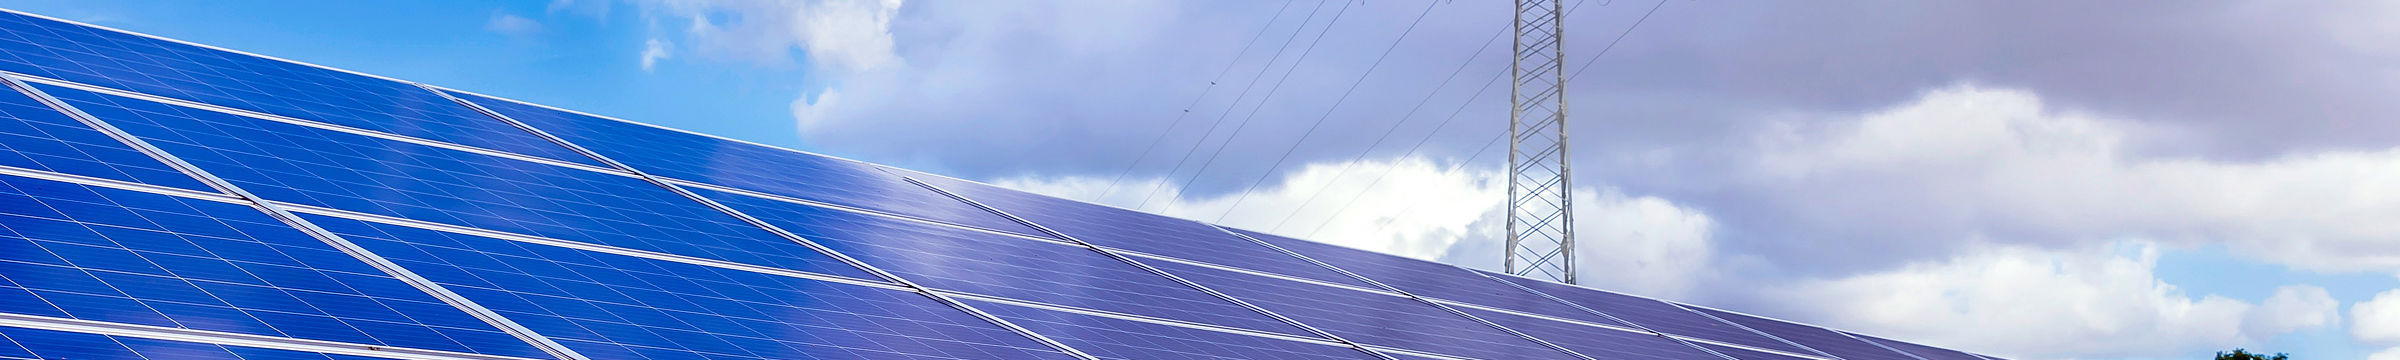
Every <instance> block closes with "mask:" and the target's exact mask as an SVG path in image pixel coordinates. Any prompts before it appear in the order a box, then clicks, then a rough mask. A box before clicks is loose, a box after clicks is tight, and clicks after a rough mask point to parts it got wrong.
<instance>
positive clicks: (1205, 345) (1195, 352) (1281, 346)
mask: <svg viewBox="0 0 2400 360" xmlns="http://www.w3.org/2000/svg"><path fill="white" fill-rule="evenodd" d="M1013 304H1015V303H1000V302H995V303H990V304H985V306H983V308H985V309H990V310H988V311H991V312H993V313H994V314H996V315H999V316H1001V317H1003V318H1007V319H1009V320H1010V321H1013V322H1017V323H1020V324H1024V326H1027V327H1030V328H1034V329H1036V331H1038V332H1042V333H1045V334H1051V336H1053V337H1058V338H1060V339H1062V340H1061V341H1070V342H1073V343H1074V344H1075V345H1076V347H1078V348H1082V349H1085V350H1086V351H1091V352H1093V353H1094V355H1095V356H1099V357H1102V358H1109V359H1201V358H1207V359H1245V360H1246V359H1268V360H1272V359H1294V360H1297V359H1336V358H1348V359H1363V358H1371V356H1370V355H1367V354H1364V353H1360V352H1358V351H1357V349H1355V348H1351V347H1349V346H1348V345H1345V344H1341V343H1334V342H1327V341H1321V340H1320V341H1299V340H1293V339H1292V338H1288V337H1266V336H1253V335H1248V334H1244V333H1237V332H1226V331H1216V330H1213V329H1201V328H1194V327H1185V326H1176V325H1169V324H1163V323H1156V322H1145V321H1137V320H1128V319H1125V318H1121V317H1111V316H1101V315H1092V314H1091V313H1086V312H1071V311H1053V310H1051V309H1050V308H1045V307H1032V306H1012V305H1013Z"/></svg>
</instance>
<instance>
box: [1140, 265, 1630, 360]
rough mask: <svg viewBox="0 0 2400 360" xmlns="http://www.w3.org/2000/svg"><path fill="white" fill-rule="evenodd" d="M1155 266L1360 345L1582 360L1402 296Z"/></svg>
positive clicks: (1466, 354)
mask: <svg viewBox="0 0 2400 360" xmlns="http://www.w3.org/2000/svg"><path fill="white" fill-rule="evenodd" d="M1157 267H1158V268H1160V269H1164V270H1167V271H1168V272H1169V273H1174V274H1180V276H1183V277H1185V278H1188V279H1192V281H1194V282H1199V283H1201V284H1204V285H1206V286H1208V287H1210V288H1213V289H1219V291H1221V292H1224V293H1226V294H1230V295H1232V296H1235V297H1238V298H1242V299H1245V300H1248V301H1250V302H1251V303H1253V304H1257V305H1258V306H1260V307H1262V308H1266V309H1269V310H1270V311H1274V312H1277V313H1280V314H1286V315H1285V316H1289V317H1291V318H1293V319H1299V320H1300V321H1302V322H1305V323H1309V324H1312V325H1313V326H1315V327H1316V328H1318V329H1324V330H1325V331H1329V332H1334V333H1336V334H1340V335H1342V336H1344V337H1346V338H1348V339H1350V340H1351V341H1353V342H1356V343H1360V344H1367V345H1382V346H1388V347H1404V348H1408V349H1411V350H1416V351H1421V352H1432V353H1440V354H1445V355H1450V356H1462V357H1477V358H1554V359H1555V358H1570V359H1579V358H1583V357H1582V356H1580V355H1578V354H1575V353H1573V352H1570V351H1565V350H1562V349H1559V348H1557V347H1553V346H1548V345H1544V344H1542V343H1541V342H1540V341H1537V340H1534V339H1530V338H1527V337H1525V336H1522V335H1518V334H1514V333H1510V332H1508V331H1507V329H1503V328H1500V327H1495V326H1492V324H1490V323H1486V322H1482V321H1478V319H1475V318H1473V317H1469V316H1465V315H1461V314H1458V313H1456V312H1454V311H1452V310H1449V309H1445V308H1442V307H1439V306H1438V305H1433V304H1428V303H1425V302H1423V301H1419V300H1417V299H1415V298H1411V297H1408V296H1405V295H1401V294H1398V293H1392V292H1385V291H1369V290H1359V289H1354V288H1345V287H1330V286H1322V285H1317V284H1313V283H1304V282H1295V281H1287V280H1282V279H1276V278H1270V277H1262V276H1256V275H1249V274H1244V273H1239V272H1232V271H1224V270H1218V269H1213V268H1206V267H1199V266H1193V265H1188V264H1182V263H1161V264H1159V265H1158V266H1157Z"/></svg>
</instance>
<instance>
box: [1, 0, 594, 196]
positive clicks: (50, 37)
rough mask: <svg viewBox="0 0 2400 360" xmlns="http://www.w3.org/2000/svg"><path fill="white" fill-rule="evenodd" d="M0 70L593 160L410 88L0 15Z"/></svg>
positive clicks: (488, 146) (559, 157) (558, 157)
mask: <svg viewBox="0 0 2400 360" xmlns="http://www.w3.org/2000/svg"><path fill="white" fill-rule="evenodd" d="M0 70H7V71H12V72H17V73H23V74H29V75H34V76H41V77H47V78H53V79H60V80H66V81H73V82H78V83H84V84H91V85H98V86H103V87H110V88H116V89H121V90H128V91H133V92H139V93H144V94H150V95H156V96H161V97H167V98H174V99H180V100H187V101H192V102H199V103H206V104H210V105H217V106H224V107H229V108H235V109H242V110H250V111H256V112H262V113H268V114H275V115H282V116H289V117H294V118H300V119H306V120H313V121H320V122H325V123H330V124H335V125H341V126H348V127H353V128H360V129H367V130H374V131H381V132H386V133H392V134H399V135H405V136H412V137H418V138H425V139H432V140H437V141H443V142H449V143H454V144H461V145H467V146H474V147H481V148H486V149H493V150H500V151H507V152H513V153H519V154H526V155H532V156H539V157H545V158H550V159H556V160H563V161H569V162H580V163H585V164H598V163H597V162H596V161H594V160H592V159H591V158H587V157H584V156H583V155H579V154H575V153H574V152H572V151H569V150H567V149H566V148H564V147H560V146H558V145H557V144H553V143H550V142H549V141H547V140H544V139H542V138H540V137H537V136H533V134H532V133H528V132H525V131H524V130H523V129H518V128H516V127H515V126H513V125H509V124H508V123H506V122H501V121H497V120H494V119H492V118H491V117H488V116H483V114H480V113H476V112H475V110H474V109H471V108H467V107H465V106H460V105H458V103H457V102H453V101H450V100H449V99H444V98H442V97H441V96H440V95H438V94H434V93H432V92H428V91H425V89H422V88H418V87H416V86H415V85H410V84H406V83H401V82H396V81H391V80H384V79H377V78H371V77H366V76H360V75H357V74H350V73H344V72H340V71H333V70H327V69H322V68H316V67H311V66H306V65H300V64H294V63H289V62H283V61H277V60H270V59H266V58H260V57H255V56H249V55H242V54H235V53H228V52H222V51H216V50H209V49H206V48H201V47H198V46H191V45H185V44H178V43H174V42H170V41H165V40H158V39H152V38H148V37H142V36H135V35H131V34H125V33H120V32H114V31H107V30H101V29H93V28H87V27H82V26H75V25H73V24H67V23H62V22H57V21H53V20H49V19H41V18H35V17H31V16H25V15H21V14H17V13H10V12H0Z"/></svg>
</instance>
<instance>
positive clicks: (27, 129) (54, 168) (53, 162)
mask: <svg viewBox="0 0 2400 360" xmlns="http://www.w3.org/2000/svg"><path fill="white" fill-rule="evenodd" d="M0 166H13V167H19V168H26V169H34V170H48V171H51V172H57V173H64V174H75V175H83V176H90V177H96V178H103V179H110V180H123V181H130V182H137V183H143V184H151V185H159V186H168V187H177V188H184V189H189V190H199V191H209V192H214V191H216V190H213V189H209V188H208V185H204V184H201V183H200V180H199V179H193V178H192V176H191V175H185V174H184V173H183V172H180V171H175V169H174V168H170V167H167V164H166V163H162V162H159V161H158V159H152V158H150V156H149V155H143V154H142V153H141V152H140V151H136V150H134V149H133V147H132V146H129V145H125V143H123V142H118V141H117V139H115V138H110V137H108V135H106V134H102V133H100V130H97V129H93V128H92V127H91V126H88V125H84V124H83V123H82V122H78V121H75V118H72V117H68V116H67V114H66V113H63V112H59V111H58V110H57V109H51V108H50V106H48V105H43V104H42V103H41V102H39V101H35V100H34V99H33V97H31V96H26V95H25V94H23V93H19V92H15V91H0Z"/></svg>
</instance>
